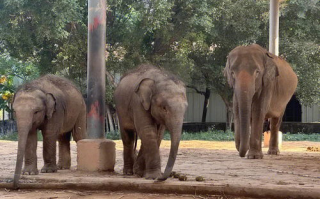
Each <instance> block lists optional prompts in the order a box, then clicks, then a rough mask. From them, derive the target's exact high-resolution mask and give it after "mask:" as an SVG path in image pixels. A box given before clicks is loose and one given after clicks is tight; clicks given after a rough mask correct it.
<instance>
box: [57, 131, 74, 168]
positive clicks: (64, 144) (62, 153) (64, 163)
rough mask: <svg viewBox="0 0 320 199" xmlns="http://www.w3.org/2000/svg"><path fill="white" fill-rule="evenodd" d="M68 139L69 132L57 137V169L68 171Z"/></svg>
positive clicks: (69, 159) (69, 163)
mask: <svg viewBox="0 0 320 199" xmlns="http://www.w3.org/2000/svg"><path fill="white" fill-rule="evenodd" d="M70 139H71V132H67V133H63V134H61V135H59V136H58V141H59V161H58V169H59V170H62V169H70V166H71V156H70Z"/></svg>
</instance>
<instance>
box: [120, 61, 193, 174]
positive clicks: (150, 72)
mask: <svg viewBox="0 0 320 199" xmlns="http://www.w3.org/2000/svg"><path fill="white" fill-rule="evenodd" d="M114 98H115V103H116V109H117V113H118V116H119V122H120V130H121V138H122V142H123V147H124V150H123V159H124V168H123V173H124V174H125V175H132V174H136V175H138V176H140V177H143V176H144V177H145V178H146V179H158V180H166V179H167V178H168V177H169V175H170V173H171V171H172V168H173V166H174V162H175V159H176V156H177V152H178V147H179V143H180V137H181V131H182V123H183V117H184V113H185V111H186V108H187V105H188V104H187V98H186V89H185V86H184V83H183V82H181V81H180V80H178V79H177V78H176V77H174V76H172V75H170V74H168V73H166V72H164V71H162V70H160V69H158V68H156V67H153V66H149V65H141V66H140V67H138V68H137V69H135V70H133V71H131V72H129V73H128V74H126V75H124V76H123V77H122V79H121V81H120V83H119V85H118V87H117V88H116V90H115V94H114ZM165 129H168V130H169V131H170V135H171V149H170V155H169V159H168V163H167V166H166V169H165V172H164V174H163V176H161V165H160V163H161V162H160V154H159V146H160V142H161V140H162V138H163V133H164V131H165ZM136 134H138V136H139V137H140V139H141V148H140V150H139V154H138V156H137V157H136V154H135V138H136V136H137V135H136Z"/></svg>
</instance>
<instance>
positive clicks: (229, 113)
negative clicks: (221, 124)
mask: <svg viewBox="0 0 320 199" xmlns="http://www.w3.org/2000/svg"><path fill="white" fill-rule="evenodd" d="M232 123H233V107H232V103H228V105H227V122H226V130H227V131H231V130H232Z"/></svg>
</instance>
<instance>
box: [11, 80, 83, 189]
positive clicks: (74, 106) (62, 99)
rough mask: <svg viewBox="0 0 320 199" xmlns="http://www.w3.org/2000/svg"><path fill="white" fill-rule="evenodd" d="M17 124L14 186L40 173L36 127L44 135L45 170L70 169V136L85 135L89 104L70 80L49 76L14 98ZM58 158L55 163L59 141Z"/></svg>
mask: <svg viewBox="0 0 320 199" xmlns="http://www.w3.org/2000/svg"><path fill="white" fill-rule="evenodd" d="M13 109H14V111H15V117H16V121H17V127H18V153H17V162H16V170H15V173H14V188H18V182H19V178H20V175H21V169H22V162H23V158H25V161H24V169H23V174H29V175H37V174H38V168H37V153H36V149H37V129H39V130H41V131H42V135H43V159H44V166H43V167H42V169H41V172H43V173H52V172H56V171H57V169H69V168H70V164H71V158H70V136H71V133H72V137H73V138H74V140H75V141H78V140H80V139H83V138H86V105H85V102H84V99H83V97H82V95H81V93H80V92H79V91H78V89H77V88H76V87H75V86H74V85H73V84H72V83H71V82H70V81H68V80H66V79H64V78H61V77H57V76H54V75H46V76H43V77H41V78H39V79H37V80H34V81H31V82H29V83H27V84H25V85H23V86H22V87H20V88H19V89H18V90H17V92H16V94H15V96H14V101H13ZM57 140H58V141H59V161H58V165H56V141H57Z"/></svg>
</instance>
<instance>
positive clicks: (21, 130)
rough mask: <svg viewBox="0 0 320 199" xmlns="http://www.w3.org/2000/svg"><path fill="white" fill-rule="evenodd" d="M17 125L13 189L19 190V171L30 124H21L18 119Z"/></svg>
mask: <svg viewBox="0 0 320 199" xmlns="http://www.w3.org/2000/svg"><path fill="white" fill-rule="evenodd" d="M17 123H18V153H17V162H16V169H15V172H14V178H13V188H14V189H18V188H19V179H20V175H21V170H22V164H23V158H24V155H25V149H26V144H27V138H28V134H29V131H30V129H31V127H32V124H31V123H30V124H24V123H22V122H19V119H17Z"/></svg>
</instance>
